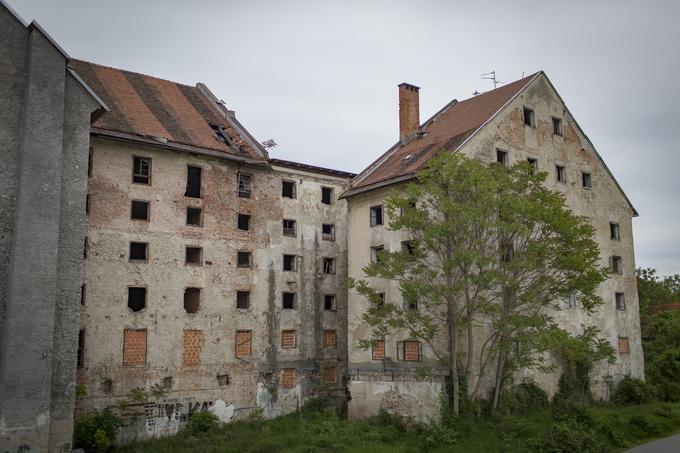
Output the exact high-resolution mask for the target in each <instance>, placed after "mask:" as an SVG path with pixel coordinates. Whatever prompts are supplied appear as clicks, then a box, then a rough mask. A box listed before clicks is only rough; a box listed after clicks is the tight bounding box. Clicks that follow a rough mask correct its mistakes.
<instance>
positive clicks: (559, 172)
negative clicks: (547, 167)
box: [555, 165, 567, 182]
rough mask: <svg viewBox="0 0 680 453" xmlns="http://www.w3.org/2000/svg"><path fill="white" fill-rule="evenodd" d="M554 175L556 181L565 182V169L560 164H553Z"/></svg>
mask: <svg viewBox="0 0 680 453" xmlns="http://www.w3.org/2000/svg"><path fill="white" fill-rule="evenodd" d="M555 176H556V177H557V182H567V171H566V169H565V168H564V167H563V166H562V165H556V166H555Z"/></svg>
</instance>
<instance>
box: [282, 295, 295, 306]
mask: <svg viewBox="0 0 680 453" xmlns="http://www.w3.org/2000/svg"><path fill="white" fill-rule="evenodd" d="M281 297H282V299H283V308H284V310H293V309H294V308H295V293H283V294H282V296H281Z"/></svg>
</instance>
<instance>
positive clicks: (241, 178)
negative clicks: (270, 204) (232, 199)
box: [238, 173, 252, 198]
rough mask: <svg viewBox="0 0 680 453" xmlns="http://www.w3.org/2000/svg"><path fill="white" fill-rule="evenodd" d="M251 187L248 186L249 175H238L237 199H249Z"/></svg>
mask: <svg viewBox="0 0 680 453" xmlns="http://www.w3.org/2000/svg"><path fill="white" fill-rule="evenodd" d="M251 192H252V186H251V184H250V175H244V174H243V173H239V174H238V196H239V198H250V194H251Z"/></svg>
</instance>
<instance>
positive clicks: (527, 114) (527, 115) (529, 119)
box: [524, 107, 536, 127]
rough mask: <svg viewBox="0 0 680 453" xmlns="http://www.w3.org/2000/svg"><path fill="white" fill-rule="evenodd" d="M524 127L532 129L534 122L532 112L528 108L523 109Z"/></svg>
mask: <svg viewBox="0 0 680 453" xmlns="http://www.w3.org/2000/svg"><path fill="white" fill-rule="evenodd" d="M524 125H525V126H531V127H534V126H535V125H536V122H535V120H534V111H533V110H531V109H530V108H528V107H524Z"/></svg>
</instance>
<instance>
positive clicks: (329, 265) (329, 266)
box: [322, 256, 337, 275]
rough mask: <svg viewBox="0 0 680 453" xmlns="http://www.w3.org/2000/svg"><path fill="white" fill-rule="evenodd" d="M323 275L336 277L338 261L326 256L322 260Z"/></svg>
mask: <svg viewBox="0 0 680 453" xmlns="http://www.w3.org/2000/svg"><path fill="white" fill-rule="evenodd" d="M322 265H323V274H324V275H335V272H336V267H337V266H336V259H335V257H332V256H324V257H323V258H322Z"/></svg>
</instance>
